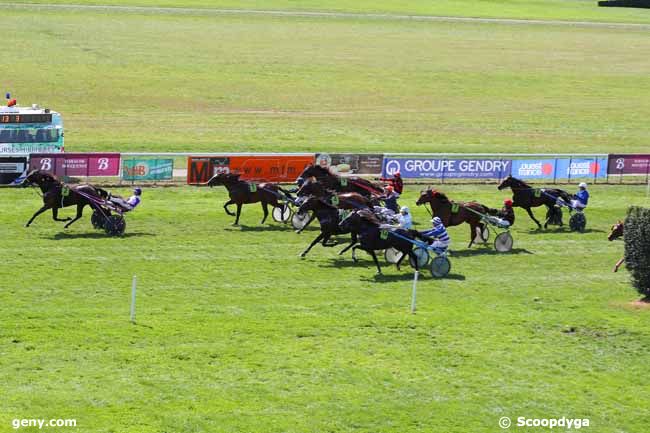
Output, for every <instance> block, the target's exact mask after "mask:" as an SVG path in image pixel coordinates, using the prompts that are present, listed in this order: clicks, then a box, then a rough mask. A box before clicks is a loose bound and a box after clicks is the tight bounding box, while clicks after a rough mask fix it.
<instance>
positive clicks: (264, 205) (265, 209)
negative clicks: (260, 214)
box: [260, 200, 269, 224]
mask: <svg viewBox="0 0 650 433" xmlns="http://www.w3.org/2000/svg"><path fill="white" fill-rule="evenodd" d="M262 210H263V211H264V218H262V222H261V223H260V224H264V221H266V217H267V216H269V208H268V204H267V203H266V202H265V201H264V200H262Z"/></svg>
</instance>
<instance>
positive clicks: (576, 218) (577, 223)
mask: <svg viewBox="0 0 650 433" xmlns="http://www.w3.org/2000/svg"><path fill="white" fill-rule="evenodd" d="M586 226H587V218H586V217H585V214H584V213H582V212H576V213H574V214H573V215H571V218H570V219H569V227H571V231H574V232H580V233H582V232H584V231H585V227H586Z"/></svg>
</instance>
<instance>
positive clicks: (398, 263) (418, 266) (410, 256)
mask: <svg viewBox="0 0 650 433" xmlns="http://www.w3.org/2000/svg"><path fill="white" fill-rule="evenodd" d="M407 255H408V256H409V258H411V259H412V261H413V263H415V270H416V271H419V270H420V265H419V264H418V257H417V256H416V255H415V253H414V252H413V250H412V249H410V250H409V251H408V254H402V257H400V259H399V260H398V261H397V270H399V266H400V264H401V263H402V260H404V259H405V258H406V256H407Z"/></svg>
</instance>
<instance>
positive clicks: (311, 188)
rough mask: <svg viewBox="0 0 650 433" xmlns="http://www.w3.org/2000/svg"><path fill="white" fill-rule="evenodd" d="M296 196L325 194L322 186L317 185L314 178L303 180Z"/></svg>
mask: <svg viewBox="0 0 650 433" xmlns="http://www.w3.org/2000/svg"><path fill="white" fill-rule="evenodd" d="M297 194H298V196H306V195H323V194H325V189H324V188H323V185H321V184H320V183H318V181H317V180H316V178H315V177H313V176H312V177H309V178H307V180H305V181H304V182H303V184H302V186H301V187H300V189H299V190H298V192H297Z"/></svg>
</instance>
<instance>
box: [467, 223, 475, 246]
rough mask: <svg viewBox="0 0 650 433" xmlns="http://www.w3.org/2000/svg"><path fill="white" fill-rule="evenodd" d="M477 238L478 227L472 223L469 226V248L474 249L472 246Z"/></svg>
mask: <svg viewBox="0 0 650 433" xmlns="http://www.w3.org/2000/svg"><path fill="white" fill-rule="evenodd" d="M475 236H476V226H475V225H474V224H472V223H470V224H469V245H467V248H472V244H473V243H474V237H475Z"/></svg>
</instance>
